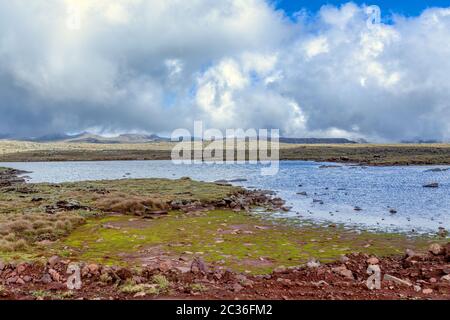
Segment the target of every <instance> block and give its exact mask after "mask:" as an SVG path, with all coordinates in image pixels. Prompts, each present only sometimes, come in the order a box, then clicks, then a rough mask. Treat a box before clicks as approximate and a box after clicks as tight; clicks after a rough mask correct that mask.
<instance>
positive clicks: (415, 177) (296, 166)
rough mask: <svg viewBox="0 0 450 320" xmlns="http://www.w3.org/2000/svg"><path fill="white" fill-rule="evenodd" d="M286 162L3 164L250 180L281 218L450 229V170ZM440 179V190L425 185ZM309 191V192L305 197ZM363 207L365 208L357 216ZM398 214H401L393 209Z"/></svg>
mask: <svg viewBox="0 0 450 320" xmlns="http://www.w3.org/2000/svg"><path fill="white" fill-rule="evenodd" d="M321 165H323V164H322V163H316V162H308V161H282V162H281V163H280V172H279V173H278V175H276V176H261V174H260V173H261V171H260V169H261V165H250V164H246V165H236V164H234V165H219V164H195V165H175V164H173V163H172V162H171V161H89V162H31V163H0V166H5V167H12V168H16V169H22V170H26V171H32V173H31V174H29V176H30V178H31V182H55V183H59V182H68V181H84V180H102V179H107V180H110V179H124V178H153V177H157V178H171V179H175V178H180V177H184V176H189V177H191V178H193V179H196V180H202V181H215V180H219V179H227V180H232V179H242V178H244V179H247V181H244V182H239V183H235V184H237V185H241V186H244V187H247V188H261V189H270V190H274V191H276V192H277V193H278V194H279V196H280V197H282V198H283V199H285V200H287V205H289V206H291V207H292V210H291V211H290V212H288V213H280V214H277V216H282V217H291V218H292V219H312V220H314V221H317V222H333V223H344V224H347V225H349V226H357V227H359V228H365V229H377V230H391V231H406V232H411V231H412V230H414V231H415V232H436V231H437V230H438V228H439V227H444V228H446V229H450V171H442V172H429V171H427V170H428V169H431V168H436V167H435V166H434V167H431V166H430V167H414V166H408V167H360V166H351V165H339V167H328V168H321ZM430 182H438V183H439V184H440V186H439V188H423V185H424V184H426V183H430ZM299 192H306V193H307V195H306V196H304V195H299V194H297V193H299ZM355 206H358V207H360V208H361V209H362V211H355V210H354V208H355ZM391 209H395V210H396V211H397V213H396V214H391V213H390V212H389V211H390V210H391Z"/></svg>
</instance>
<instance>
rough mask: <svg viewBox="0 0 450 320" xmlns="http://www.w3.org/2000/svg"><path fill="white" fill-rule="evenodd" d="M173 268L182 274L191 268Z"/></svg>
mask: <svg viewBox="0 0 450 320" xmlns="http://www.w3.org/2000/svg"><path fill="white" fill-rule="evenodd" d="M175 269H176V270H178V271H179V272H180V273H183V274H185V273H189V272H191V268H188V267H176V268H175Z"/></svg>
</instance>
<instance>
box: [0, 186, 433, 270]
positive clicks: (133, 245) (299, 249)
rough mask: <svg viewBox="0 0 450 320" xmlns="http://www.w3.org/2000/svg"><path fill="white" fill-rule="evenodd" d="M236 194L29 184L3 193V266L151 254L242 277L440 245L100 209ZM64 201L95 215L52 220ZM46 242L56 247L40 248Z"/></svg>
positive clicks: (234, 217) (223, 189)
mask: <svg viewBox="0 0 450 320" xmlns="http://www.w3.org/2000/svg"><path fill="white" fill-rule="evenodd" d="M236 191H237V188H234V187H230V186H219V185H216V184H212V183H203V182H196V181H192V180H189V179H180V180H167V179H140V180H132V179H129V180H117V181H92V182H77V183H63V184H58V185H54V184H26V185H21V186H19V187H15V188H12V189H11V188H9V189H2V190H1V191H0V231H2V230H3V231H2V232H1V234H0V240H1V241H3V242H2V244H3V245H4V246H3V247H1V246H0V259H2V260H22V261H23V260H36V259H46V258H48V257H49V256H50V255H53V254H58V255H62V256H66V257H69V258H70V259H73V260H82V261H86V262H99V263H105V264H111V265H123V264H125V265H129V266H136V267H139V266H140V265H141V264H142V259H143V258H145V255H148V252H149V251H150V252H152V250H157V252H164V254H165V255H166V256H168V257H170V258H173V259H178V258H179V257H180V256H181V255H188V256H191V258H192V257H193V256H194V255H198V256H202V257H203V259H204V260H205V261H206V262H208V263H213V264H216V265H222V266H224V267H229V268H232V269H234V270H237V271H249V272H251V273H266V272H270V271H271V270H272V269H273V268H276V267H278V266H281V265H284V266H286V267H288V266H297V265H301V264H303V263H305V262H306V261H308V259H310V258H316V259H318V260H319V261H321V262H329V261H333V260H335V259H338V258H339V257H340V256H341V255H342V254H348V253H352V252H364V253H368V254H376V255H378V256H386V255H391V254H400V253H403V252H404V250H405V249H406V248H408V247H409V248H416V249H423V248H425V247H426V246H427V245H428V244H429V242H430V241H432V240H434V239H429V238H423V237H415V238H409V237H407V236H405V235H400V234H386V233H370V232H362V233H357V232H355V231H352V230H347V229H345V228H343V227H340V226H337V227H333V228H331V227H328V226H325V225H315V224H303V225H299V226H293V225H292V224H289V223H288V222H286V221H280V220H274V219H270V217H268V216H265V215H264V214H248V213H244V212H232V211H220V210H215V211H209V212H203V213H199V214H197V215H192V214H184V213H181V212H170V214H169V215H168V216H165V217H162V218H159V219H154V220H145V219H142V218H139V217H135V216H133V215H117V214H113V213H110V212H104V211H102V209H101V208H100V207H99V203H100V202H101V203H102V204H104V203H105V200H106V201H107V200H108V199H117V198H121V197H122V198H125V199H126V198H130V197H132V198H133V199H140V198H142V199H153V200H158V201H170V200H175V199H177V200H183V199H184V200H199V201H202V202H210V201H215V200H220V199H222V198H224V197H227V196H229V195H230V194H232V193H233V192H236ZM60 200H66V201H67V200H76V201H78V202H79V203H80V204H81V205H82V206H86V207H89V208H90V210H74V211H68V212H62V213H56V214H48V213H46V209H45V208H46V207H47V206H49V205H54V204H55V203H56V202H57V201H60ZM43 240H49V242H50V243H46V244H42V241H43ZM18 241H20V243H19V245H17V243H18ZM154 252H155V251H153V253H154Z"/></svg>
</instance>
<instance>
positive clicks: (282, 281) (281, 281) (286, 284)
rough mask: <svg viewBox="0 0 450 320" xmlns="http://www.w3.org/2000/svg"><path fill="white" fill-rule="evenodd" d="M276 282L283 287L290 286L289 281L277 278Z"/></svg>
mask: <svg viewBox="0 0 450 320" xmlns="http://www.w3.org/2000/svg"><path fill="white" fill-rule="evenodd" d="M277 282H279V283H281V284H283V285H285V286H290V285H292V281H291V280H289V279H285V278H278V279H277Z"/></svg>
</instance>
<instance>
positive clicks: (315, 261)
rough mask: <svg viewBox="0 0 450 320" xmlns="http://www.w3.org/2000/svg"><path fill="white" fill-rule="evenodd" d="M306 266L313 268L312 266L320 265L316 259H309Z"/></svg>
mask: <svg viewBox="0 0 450 320" xmlns="http://www.w3.org/2000/svg"><path fill="white" fill-rule="evenodd" d="M306 266H307V267H308V268H310V269H314V268H318V267H320V262H319V261H317V260H316V259H310V260H309V261H308V262H307V263H306Z"/></svg>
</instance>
